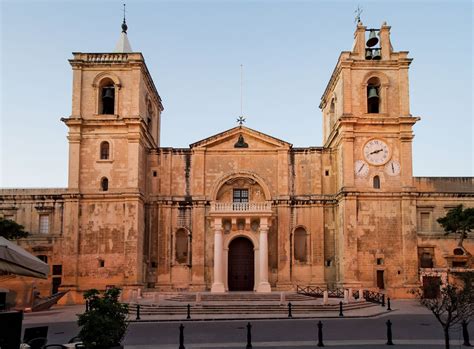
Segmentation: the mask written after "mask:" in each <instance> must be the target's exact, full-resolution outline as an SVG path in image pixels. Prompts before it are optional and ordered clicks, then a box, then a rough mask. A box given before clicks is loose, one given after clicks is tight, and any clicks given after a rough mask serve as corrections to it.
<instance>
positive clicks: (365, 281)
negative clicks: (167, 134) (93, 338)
mask: <svg viewBox="0 0 474 349" xmlns="http://www.w3.org/2000/svg"><path fill="white" fill-rule="evenodd" d="M126 29H127V28H126V26H125V27H124V29H123V32H122V34H121V39H120V42H119V44H118V46H117V50H116V51H117V52H114V53H74V54H73V58H72V59H70V64H71V66H72V72H73V96H72V97H73V98H72V113H71V115H70V116H68V117H66V118H62V119H61V120H62V121H63V122H64V123H65V124H66V125H67V127H68V129H69V132H68V136H67V137H68V141H69V172H68V173H69V180H68V187H67V188H63V189H2V190H0V217H4V218H8V219H13V220H15V221H17V222H18V223H20V224H22V225H24V226H25V228H26V230H27V231H29V232H30V233H31V234H30V236H29V237H28V238H26V239H22V240H21V241H20V242H19V243H20V244H21V245H22V246H24V247H25V248H27V249H28V250H29V251H31V252H32V253H33V254H35V255H37V256H39V258H41V259H43V260H44V261H46V262H47V263H48V264H50V265H51V275H50V277H49V279H48V280H45V281H35V287H37V288H39V289H40V290H41V291H42V294H43V295H45V294H46V295H47V294H49V293H55V292H56V291H57V290H69V293H68V294H67V296H66V297H65V298H64V302H66V303H74V302H81V301H82V293H83V291H85V290H87V289H90V288H98V289H105V288H107V287H109V286H112V285H114V286H119V287H121V288H123V290H124V297H129V296H130V295H131V293H132V292H134V291H136V290H138V289H140V290H154V291H157V292H162V291H163V292H167V291H210V292H215V293H224V292H232V291H254V292H271V291H276V290H294V289H295V288H296V286H298V285H300V286H319V287H323V288H335V287H345V288H355V289H360V288H364V289H371V290H381V291H383V292H386V293H388V294H389V295H390V296H392V297H406V296H407V291H408V290H410V289H412V288H413V287H417V286H419V285H420V283H421V282H423V281H424V280H423V278H426V279H427V280H428V278H441V279H443V278H445V277H446V275H447V274H448V273H449V271H450V270H453V269H456V268H458V269H459V268H461V269H468V268H470V267H471V262H472V259H471V253H472V252H473V251H474V241H473V238H472V236H469V237H468V238H467V239H465V241H464V245H463V246H462V247H458V244H457V241H456V237H452V236H446V235H445V234H444V232H443V230H442V228H441V227H440V226H439V224H438V223H437V222H436V218H438V217H441V216H444V215H445V214H446V212H447V211H448V210H449V209H450V208H453V207H455V206H457V205H458V204H464V205H465V206H468V207H472V206H474V186H473V178H471V177H463V178H460V177H457V178H436V177H432V178H428V177H414V176H413V173H412V142H413V137H414V135H413V130H412V129H413V125H414V124H415V123H416V122H417V121H418V120H419V118H418V117H415V116H412V115H411V113H410V103H409V83H408V70H409V66H410V63H411V58H408V52H405V51H399V52H396V51H394V50H393V48H392V45H391V43H390V27H389V26H388V25H386V24H383V25H382V26H381V27H380V28H378V29H367V28H366V27H365V26H363V25H362V23H359V24H358V25H357V28H356V31H355V35H354V44H353V47H352V49H351V51H347V52H346V51H344V52H342V53H341V55H340V56H339V60H338V62H337V65H336V67H335V69H334V71H333V74H332V76H331V78H330V80H329V82H328V84H327V87H326V90H325V91H324V94H323V96H322V98H321V103H320V108H321V110H322V120H323V146H319V147H308V148H296V147H293V146H292V144H291V143H288V142H287V141H284V140H280V139H277V138H275V137H272V136H270V135H267V134H265V133H262V132H259V131H256V130H253V129H250V128H247V127H245V126H243V125H242V124H241V125H238V126H236V127H234V128H231V129H229V130H226V131H224V132H221V133H219V134H216V135H213V136H210V137H208V138H206V139H203V140H200V141H198V142H195V143H193V144H191V145H190V146H189V148H184V149H181V148H180V149H177V148H167V147H162V146H160V133H161V128H160V118H161V113H162V111H163V105H162V100H161V98H160V95H159V94H158V91H157V88H156V86H155V84H154V82H153V79H152V77H151V76H150V74H149V72H148V69H147V66H146V64H145V60H144V58H143V56H142V54H141V53H138V52H133V51H132V50H131V48H130V45H129V43H128V39H127V36H126ZM374 38H375V41H379V42H376V43H375V44H374ZM367 39H368V40H367ZM371 40H372V41H371ZM0 281H1V284H2V287H3V288H7V289H8V290H10V293H9V296H8V297H9V298H10V300H11V299H12V297H16V301H17V303H18V304H28V302H29V297H30V296H31V292H30V290H31V287H32V279H29V278H22V277H15V276H12V275H3V276H0Z"/></svg>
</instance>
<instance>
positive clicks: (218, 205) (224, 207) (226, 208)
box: [211, 202, 272, 213]
mask: <svg viewBox="0 0 474 349" xmlns="http://www.w3.org/2000/svg"><path fill="white" fill-rule="evenodd" d="M271 209H272V204H271V203H270V202H213V203H212V204H211V212H216V213H217V212H229V213H233V212H268V211H271Z"/></svg>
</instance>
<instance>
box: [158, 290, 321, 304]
mask: <svg viewBox="0 0 474 349" xmlns="http://www.w3.org/2000/svg"><path fill="white" fill-rule="evenodd" d="M280 297H281V295H280V293H267V294H262V293H235V292H232V293H225V294H207V293H202V294H201V301H202V302H268V301H274V302H279V301H280ZM314 299H315V298H313V297H310V296H305V295H302V294H298V293H285V301H286V302H296V301H309V300H314ZM166 300H169V301H175V302H186V303H191V302H194V301H195V300H196V294H193V293H189V294H186V293H181V294H177V295H173V296H170V297H167V298H166Z"/></svg>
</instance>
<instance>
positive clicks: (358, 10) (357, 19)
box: [354, 5, 363, 23]
mask: <svg viewBox="0 0 474 349" xmlns="http://www.w3.org/2000/svg"><path fill="white" fill-rule="evenodd" d="M362 12H363V10H362V8H361V7H360V6H359V5H357V9H356V10H355V11H354V13H355V15H356V16H355V18H354V23H360V15H361V14H362Z"/></svg>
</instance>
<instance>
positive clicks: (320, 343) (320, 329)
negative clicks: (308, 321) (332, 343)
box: [318, 321, 324, 347]
mask: <svg viewBox="0 0 474 349" xmlns="http://www.w3.org/2000/svg"><path fill="white" fill-rule="evenodd" d="M318 347H324V344H323V323H322V322H321V321H319V322H318Z"/></svg>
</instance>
